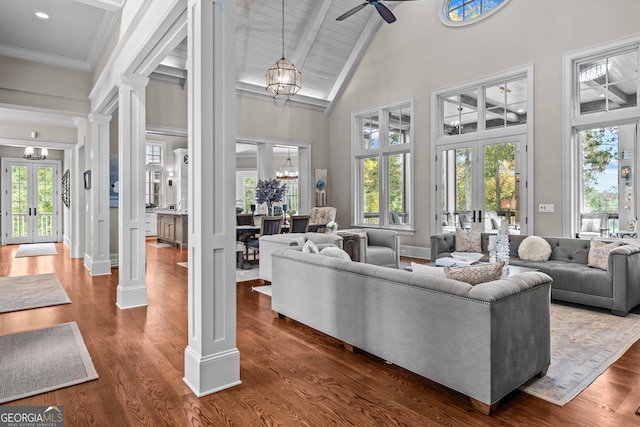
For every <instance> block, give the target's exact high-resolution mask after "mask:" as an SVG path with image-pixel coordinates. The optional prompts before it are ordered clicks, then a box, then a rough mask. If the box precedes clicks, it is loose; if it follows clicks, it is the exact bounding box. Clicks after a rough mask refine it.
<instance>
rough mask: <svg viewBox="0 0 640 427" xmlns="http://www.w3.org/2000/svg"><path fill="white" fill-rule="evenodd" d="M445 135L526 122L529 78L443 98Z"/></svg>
mask: <svg viewBox="0 0 640 427" xmlns="http://www.w3.org/2000/svg"><path fill="white" fill-rule="evenodd" d="M441 102H442V104H441V105H442V129H441V132H442V134H443V135H462V134H465V133H471V132H478V131H482V130H489V129H498V128H507V127H511V126H516V125H522V124H526V123H527V111H528V107H527V106H528V94H527V78H526V77H516V78H514V79H510V80H503V81H498V82H495V83H491V84H487V85H483V86H480V87H475V88H470V89H468V90H465V91H462V92H458V93H453V94H450V95H447V96H443V97H442V98H441Z"/></svg>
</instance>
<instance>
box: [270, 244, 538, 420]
mask: <svg viewBox="0 0 640 427" xmlns="http://www.w3.org/2000/svg"><path fill="white" fill-rule="evenodd" d="M271 256H272V264H273V275H272V281H271V285H272V300H271V301H272V302H271V307H272V309H273V311H274V315H275V316H276V317H283V316H286V317H290V318H292V319H294V320H296V321H298V322H301V323H303V324H305V325H308V326H310V327H312V328H314V329H317V330H319V331H321V332H323V333H325V334H328V335H330V336H332V337H335V338H337V339H339V340H341V341H343V342H344V343H345V344H347V345H346V347H347V348H350V347H357V348H360V349H362V350H365V351H367V352H369V353H372V354H374V355H376V356H378V357H381V358H383V359H385V360H388V361H390V362H393V363H394V364H396V365H399V366H401V367H403V368H405V369H408V370H410V371H412V372H415V373H417V374H419V375H422V376H424V377H426V378H429V379H431V380H433V381H435V382H437V383H440V384H442V385H445V386H447V387H450V388H452V389H454V390H456V391H458V392H460V393H463V394H465V395H467V396H469V397H470V398H471V401H472V405H473V407H474V408H475V409H477V410H480V411H481V412H483V413H486V414H488V413H490V412H491V411H492V410H493V409H495V408H496V406H497V404H498V403H499V401H500V399H502V398H503V397H504V396H506V395H507V394H508V393H510V392H511V391H513V390H515V389H516V388H518V387H519V386H520V385H521V384H523V383H524V382H526V381H527V380H529V379H530V378H532V377H533V376H535V375H544V374H545V373H546V370H547V368H548V366H549V362H550V317H549V316H550V314H549V293H550V284H551V278H550V277H549V276H547V275H545V274H543V273H539V272H530V273H524V274H520V275H516V276H512V277H509V278H505V279H501V280H497V281H494V282H489V283H483V284H480V285H476V286H473V287H472V286H471V285H469V284H467V283H463V282H458V281H455V280H451V279H447V278H444V277H437V276H430V275H425V274H417V273H411V272H408V271H404V270H397V269H391V268H387V267H380V266H375V265H371V264H365V263H359V262H353V261H346V260H343V259H338V258H331V257H328V256H324V255H317V254H309V253H303V252H302V251H301V250H300V248H297V247H290V248H285V249H280V250H277V251H275V252H273V253H272V254H271Z"/></svg>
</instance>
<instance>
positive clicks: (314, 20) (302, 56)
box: [291, 0, 333, 70]
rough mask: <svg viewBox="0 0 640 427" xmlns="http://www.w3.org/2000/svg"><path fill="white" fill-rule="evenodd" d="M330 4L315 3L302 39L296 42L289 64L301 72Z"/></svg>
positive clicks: (326, 1)
mask: <svg viewBox="0 0 640 427" xmlns="http://www.w3.org/2000/svg"><path fill="white" fill-rule="evenodd" d="M331 3H333V0H322V1H319V2H316V7H315V9H314V10H313V13H312V14H311V17H310V18H309V22H308V23H307V25H306V27H305V30H304V33H303V34H302V37H300V41H298V46H297V47H296V51H295V52H294V53H293V56H292V57H291V62H293V63H294V64H295V66H296V67H297V68H298V70H302V69H303V68H304V63H305V62H306V60H307V57H308V56H309V52H311V46H313V43H314V42H315V41H316V38H317V37H318V32H319V31H320V28H321V27H322V24H323V23H324V21H325V19H326V17H327V14H328V13H329V9H330V8H331Z"/></svg>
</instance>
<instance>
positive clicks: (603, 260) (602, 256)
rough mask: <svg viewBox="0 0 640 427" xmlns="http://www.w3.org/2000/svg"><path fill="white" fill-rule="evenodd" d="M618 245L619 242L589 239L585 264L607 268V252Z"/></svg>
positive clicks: (602, 268)
mask: <svg viewBox="0 0 640 427" xmlns="http://www.w3.org/2000/svg"><path fill="white" fill-rule="evenodd" d="M618 246H620V243H618V242H613V243H606V242H601V241H600V240H595V239H591V247H590V248H589V257H588V259H587V265H588V266H589V267H594V268H599V269H601V270H607V268H608V266H609V252H611V250H612V249H614V248H617V247H618Z"/></svg>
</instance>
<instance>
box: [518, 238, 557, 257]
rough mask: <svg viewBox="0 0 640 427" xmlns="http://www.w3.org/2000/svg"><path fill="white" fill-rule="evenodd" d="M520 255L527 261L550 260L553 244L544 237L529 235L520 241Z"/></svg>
mask: <svg viewBox="0 0 640 427" xmlns="http://www.w3.org/2000/svg"><path fill="white" fill-rule="evenodd" d="M518 256H519V257H520V259H523V260H526V261H548V260H549V257H550V256H551V245H549V243H548V242H547V241H546V240H545V239H543V238H542V237H538V236H529V237H527V238H526V239H524V240H523V241H522V243H520V246H519V247H518Z"/></svg>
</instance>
